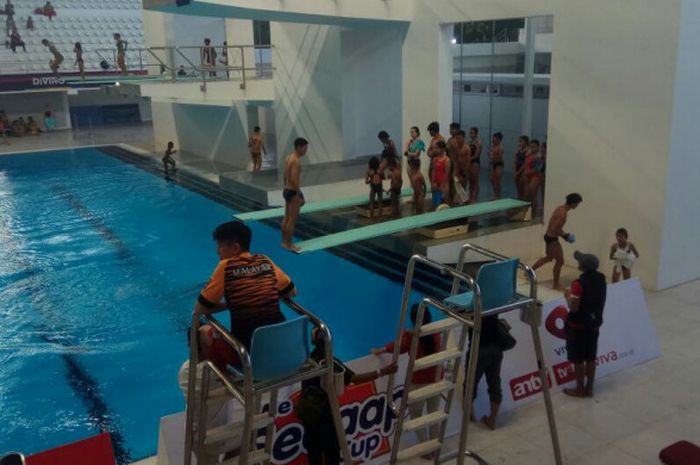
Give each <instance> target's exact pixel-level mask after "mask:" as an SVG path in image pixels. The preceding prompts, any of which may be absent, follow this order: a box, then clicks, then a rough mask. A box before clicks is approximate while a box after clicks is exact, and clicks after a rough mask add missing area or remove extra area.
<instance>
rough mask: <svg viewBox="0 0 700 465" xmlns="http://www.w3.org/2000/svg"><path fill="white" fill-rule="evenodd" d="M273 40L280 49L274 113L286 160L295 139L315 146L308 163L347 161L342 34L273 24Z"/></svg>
mask: <svg viewBox="0 0 700 465" xmlns="http://www.w3.org/2000/svg"><path fill="white" fill-rule="evenodd" d="M270 34H271V40H272V43H273V44H274V45H275V48H274V49H273V55H272V66H273V67H274V73H273V81H274V87H275V103H274V107H273V108H274V112H275V126H276V128H277V147H278V150H279V151H280V154H286V153H289V152H290V151H291V150H293V148H294V139H295V138H297V137H304V138H305V139H307V140H308V141H309V150H308V152H307V159H308V162H310V163H320V162H327V161H337V160H341V159H342V157H343V150H342V147H343V134H342V99H341V91H340V83H341V82H342V69H341V65H342V62H341V60H340V29H339V28H338V27H334V26H318V25H308V24H291V23H271V24H270ZM279 159H280V161H281V160H283V159H284V157H283V156H280V157H279Z"/></svg>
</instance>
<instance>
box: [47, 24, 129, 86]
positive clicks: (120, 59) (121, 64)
mask: <svg viewBox="0 0 700 465" xmlns="http://www.w3.org/2000/svg"><path fill="white" fill-rule="evenodd" d="M113 37H114V41H115V46H116V47H117V67H118V68H119V71H120V72H121V73H122V74H127V73H128V71H127V68H126V49H127V47H128V46H129V43H128V42H127V41H126V40H124V39H122V36H121V34H119V33H118V32H115V33H114V35H113ZM41 44H42V45H43V46H44V47H46V48H48V49H49V53H51V55H52V58H51V60H50V61H49V68H51V72H53V73H54V74H55V75H56V76H58V70H59V68H60V67H61V64H62V63H63V60H64V58H63V55H62V54H61V52H59V51H58V49H57V48H56V45H55V44H54V43H53V42H51V41H50V40H48V39H43V40H42V41H41ZM73 52H74V53H75V64H74V66H75V67H77V68H78V71H80V77H81V78H82V79H85V60H84V59H83V46H82V44H81V43H80V42H76V43H75V46H74V47H73ZM104 66H107V67H109V65H104Z"/></svg>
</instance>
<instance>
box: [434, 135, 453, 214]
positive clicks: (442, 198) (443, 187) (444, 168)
mask: <svg viewBox="0 0 700 465" xmlns="http://www.w3.org/2000/svg"><path fill="white" fill-rule="evenodd" d="M436 146H437V149H438V153H437V155H436V156H435V157H433V173H432V179H431V180H430V184H431V189H432V191H433V209H436V208H437V207H439V206H440V204H441V203H443V202H446V201H447V199H448V196H449V194H450V176H449V173H450V159H449V157H448V156H447V144H446V143H445V141H442V140H441V141H438V143H437V144H436Z"/></svg>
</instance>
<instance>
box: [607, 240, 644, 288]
mask: <svg viewBox="0 0 700 465" xmlns="http://www.w3.org/2000/svg"><path fill="white" fill-rule="evenodd" d="M627 238H628V234H627V230H626V229H625V228H619V229H618V230H617V231H615V239H616V242H615V243H614V244H613V245H612V247H610V260H612V261H613V262H614V263H615V267H614V268H613V274H612V282H614V283H616V282H618V281H619V280H620V275H622V279H630V277H631V275H632V265H633V264H634V261H635V260H636V259H638V258H639V252H637V248H636V247H635V246H634V244H632V243H631V242H629V241H628V240H627Z"/></svg>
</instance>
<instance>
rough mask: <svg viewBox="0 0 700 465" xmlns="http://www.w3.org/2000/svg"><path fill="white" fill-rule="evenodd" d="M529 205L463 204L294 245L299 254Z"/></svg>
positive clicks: (503, 201)
mask: <svg viewBox="0 0 700 465" xmlns="http://www.w3.org/2000/svg"><path fill="white" fill-rule="evenodd" d="M528 205H529V202H523V201H522V200H514V199H500V200H492V201H490V202H483V203H477V204H475V205H466V206H463V207H455V208H446V209H445V210H441V211H438V212H431V213H424V214H422V215H414V216H408V217H405V218H400V219H398V220H393V221H386V222H384V223H377V224H372V225H369V226H363V227H361V228H355V229H350V230H347V231H342V232H338V233H335V234H329V235H328V236H323V237H317V238H315V239H309V240H306V241H302V242H297V243H296V244H295V245H296V246H297V247H299V248H300V249H301V250H300V251H299V252H297V253H299V254H304V253H308V252H314V251H317V250H324V249H328V248H331V247H336V246H339V245H343V244H349V243H351V242H358V241H363V240H365V239H371V238H373V237H378V236H386V235H388V234H394V233H398V232H403V231H407V230H410V229H417V228H422V227H425V226H430V225H433V224H437V223H443V222H446V221H452V220H458V219H460V218H466V217H470V216H479V215H486V214H489V213H496V212H500V211H506V210H510V209H513V208H522V207H526V206H528Z"/></svg>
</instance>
